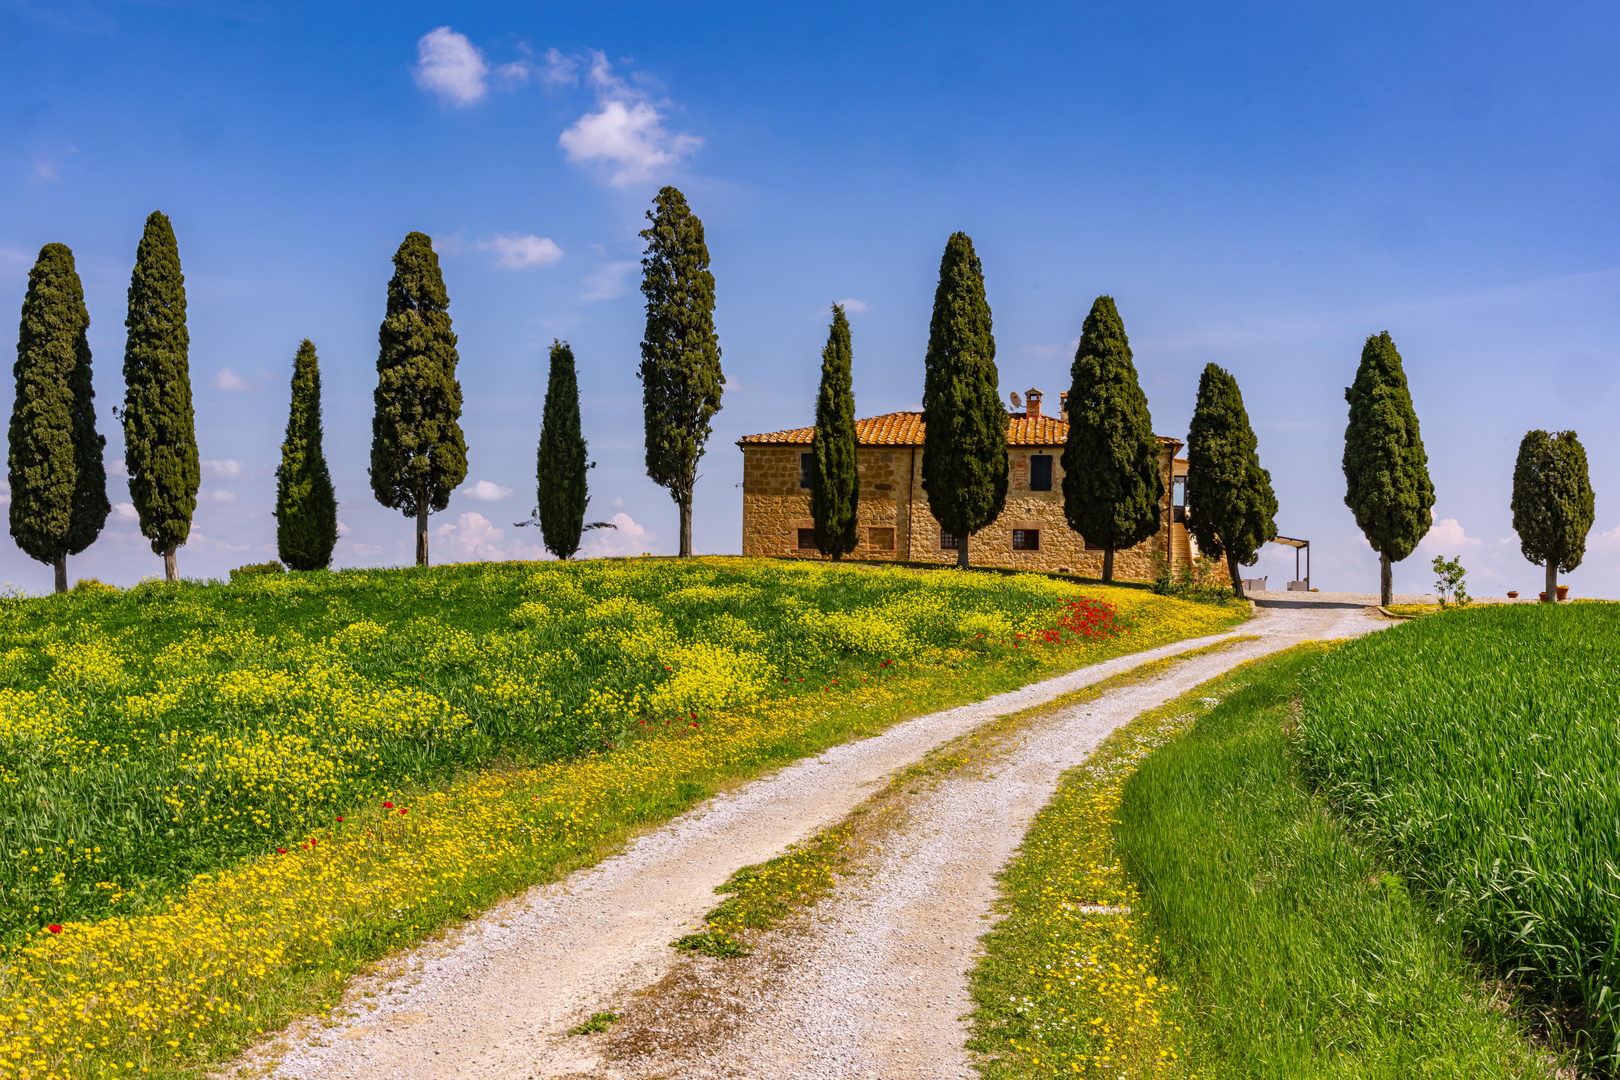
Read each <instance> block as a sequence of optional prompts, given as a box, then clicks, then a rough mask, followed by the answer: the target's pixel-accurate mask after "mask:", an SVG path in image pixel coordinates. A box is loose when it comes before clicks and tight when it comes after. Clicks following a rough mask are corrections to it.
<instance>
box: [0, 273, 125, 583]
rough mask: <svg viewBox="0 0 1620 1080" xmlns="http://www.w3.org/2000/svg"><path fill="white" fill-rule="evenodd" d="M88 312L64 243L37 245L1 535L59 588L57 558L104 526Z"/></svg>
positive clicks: (63, 561)
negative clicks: (6, 528) (50, 571)
mask: <svg viewBox="0 0 1620 1080" xmlns="http://www.w3.org/2000/svg"><path fill="white" fill-rule="evenodd" d="M89 328H90V312H89V311H88V310H87V309H86V308H85V306H84V287H83V285H82V284H81V283H80V282H79V273H78V271H77V270H76V269H75V268H74V265H73V252H72V251H71V250H70V249H69V248H68V247H67V245H65V244H46V245H45V246H44V247H42V248H40V249H39V259H38V260H37V261H36V262H35V263H34V269H33V270H32V271H31V272H30V273H29V275H28V292H27V294H26V295H25V296H24V297H23V306H22V323H21V326H20V328H19V329H18V333H17V364H16V366H15V367H14V368H13V369H12V370H13V373H14V374H15V376H16V379H17V396H16V398H15V400H14V401H13V402H12V407H11V431H10V454H9V458H8V461H7V466H8V469H7V474H8V479H9V480H10V482H11V535H12V538H13V539H15V540H16V541H17V546H18V547H20V548H22V549H23V551H24V552H26V553H27V554H28V555H29V557H31V558H34V559H38V560H39V561H40V562H43V563H50V564H51V566H52V567H54V568H55V571H56V591H57V592H66V591H67V557H68V556H69V555H77V554H78V553H79V552H81V551H83V550H84V549H85V548H87V547H89V546H90V545H91V544H92V543H94V542H95V539H96V537H97V536H99V535H101V527H102V526H103V525H104V524H106V521H107V514H108V512H109V511H110V510H111V506H110V505H109V504H108V502H107V470H106V466H105V465H104V464H102V460H101V453H102V450H103V448H104V447H105V446H106V445H107V440H106V438H105V437H103V436H101V435H98V434H96V415H95V406H94V404H93V403H94V400H95V396H96V395H95V390H94V389H93V388H92V386H91V384H90V342H89V339H88V337H87V336H86V332H87V331H88V330H89Z"/></svg>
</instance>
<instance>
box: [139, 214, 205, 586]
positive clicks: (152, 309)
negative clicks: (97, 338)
mask: <svg viewBox="0 0 1620 1080" xmlns="http://www.w3.org/2000/svg"><path fill="white" fill-rule="evenodd" d="M124 325H125V326H126V327H127V328H128V331H129V334H128V337H127V339H126V343H125V345H124V408H123V412H122V413H121V417H122V419H123V421H124V465H125V466H126V467H127V468H128V470H129V495H130V500H131V501H132V502H133V503H134V504H135V511H136V513H137V514H138V515H139V516H140V521H141V535H143V536H145V537H146V538H147V539H148V540H150V541H151V542H152V551H153V552H154V553H155V554H158V555H162V556H163V575H164V577H165V578H166V579H167V580H169V581H178V580H179V577H180V575H179V571H178V569H177V568H176V566H175V554H174V553H175V550H176V549H177V548H179V547H180V545H181V544H184V543H185V542H186V537H188V536H190V535H191V515H192V514H193V513H194V512H195V511H196V509H197V488H198V486H199V485H201V483H202V470H201V467H200V465H199V464H198V461H197V430H196V422H195V418H194V416H193V414H192V410H191V361H190V352H191V335H190V334H189V333H188V332H187V331H186V279H185V275H184V274H182V273H181V272H180V247H179V244H177V243H176V242H175V239H174V228H173V226H171V225H170V224H169V219H168V218H167V217H165V216H164V215H162V214H160V213H158V212H156V211H153V212H152V215H151V216H150V217H148V218H147V219H146V231H145V232H144V233H143V234H142V236H141V243H140V246H139V247H138V248H136V250H135V272H134V274H133V275H131V277H130V282H129V317H128V318H127V319H125V320H124Z"/></svg>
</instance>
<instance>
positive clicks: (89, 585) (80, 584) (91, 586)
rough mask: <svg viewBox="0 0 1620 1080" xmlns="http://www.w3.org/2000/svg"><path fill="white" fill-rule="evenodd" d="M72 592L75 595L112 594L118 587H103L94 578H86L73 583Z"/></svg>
mask: <svg viewBox="0 0 1620 1080" xmlns="http://www.w3.org/2000/svg"><path fill="white" fill-rule="evenodd" d="M73 591H74V592H76V593H114V592H117V591H118V586H116V585H103V584H102V583H101V582H100V581H97V580H96V579H95V578H93V577H87V578H80V579H79V580H78V581H75V582H74V583H73Z"/></svg>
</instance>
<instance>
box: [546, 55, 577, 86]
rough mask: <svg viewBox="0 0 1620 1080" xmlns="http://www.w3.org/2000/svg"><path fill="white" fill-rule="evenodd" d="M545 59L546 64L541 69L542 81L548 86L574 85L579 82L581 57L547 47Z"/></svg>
mask: <svg viewBox="0 0 1620 1080" xmlns="http://www.w3.org/2000/svg"><path fill="white" fill-rule="evenodd" d="M545 61H546V66H545V67H543V68H541V69H540V81H541V82H542V83H544V84H545V85H546V86H548V87H557V86H573V85H574V84H575V83H577V82H579V57H577V56H564V55H563V54H562V53H560V52H558V51H557V50H556V49H547V50H546V55H545Z"/></svg>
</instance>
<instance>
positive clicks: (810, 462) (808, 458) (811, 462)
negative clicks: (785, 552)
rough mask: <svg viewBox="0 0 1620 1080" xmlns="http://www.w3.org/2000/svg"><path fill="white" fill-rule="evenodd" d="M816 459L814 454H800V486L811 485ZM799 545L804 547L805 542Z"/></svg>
mask: <svg viewBox="0 0 1620 1080" xmlns="http://www.w3.org/2000/svg"><path fill="white" fill-rule="evenodd" d="M815 460H816V459H815V456H814V455H812V454H800V455H799V486H800V487H802V488H807V487H809V486H810V470H811V469H813V468H815ZM799 546H800V547H804V545H803V544H800V545H799Z"/></svg>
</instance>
